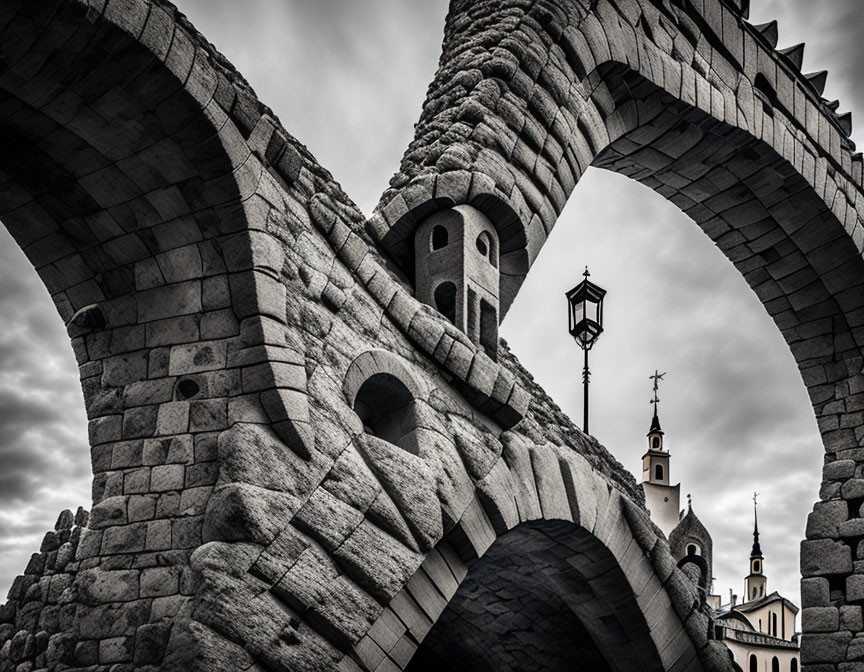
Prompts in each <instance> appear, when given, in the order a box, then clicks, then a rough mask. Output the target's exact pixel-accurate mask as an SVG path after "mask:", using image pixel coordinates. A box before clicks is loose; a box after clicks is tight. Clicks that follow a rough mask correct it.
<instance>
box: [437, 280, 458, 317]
mask: <svg viewBox="0 0 864 672" xmlns="http://www.w3.org/2000/svg"><path fill="white" fill-rule="evenodd" d="M434 298H435V308H437V309H438V312H439V313H441V314H442V315H443V316H444V317H446V318H447V319H448V320H450V323H451V324H456V285H455V284H453V283H452V282H449V281H448V282H442V283H441V284H440V285H438V286H437V287H436V288H435V296H434Z"/></svg>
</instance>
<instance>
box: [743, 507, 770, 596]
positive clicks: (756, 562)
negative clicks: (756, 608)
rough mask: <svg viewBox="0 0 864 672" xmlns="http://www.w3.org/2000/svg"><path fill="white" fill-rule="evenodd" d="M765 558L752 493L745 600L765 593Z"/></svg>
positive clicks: (766, 581) (766, 580)
mask: <svg viewBox="0 0 864 672" xmlns="http://www.w3.org/2000/svg"><path fill="white" fill-rule="evenodd" d="M767 583H768V579H767V577H766V576H765V559H764V558H763V557H762V547H761V546H760V545H759V521H758V519H757V518H756V495H755V494H754V495H753V548H752V549H751V551H750V573H749V574H748V575H747V578H746V579H745V584H746V585H745V591H746V592H745V600H751V601H752V600H758V599H759V598H760V597H765V596H766V594H767V591H766V588H767V586H766V584H767Z"/></svg>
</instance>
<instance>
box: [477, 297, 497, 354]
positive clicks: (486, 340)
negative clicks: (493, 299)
mask: <svg viewBox="0 0 864 672" xmlns="http://www.w3.org/2000/svg"><path fill="white" fill-rule="evenodd" d="M480 345H482V346H483V349H484V350H485V351H486V354H487V355H489V356H490V357H491V358H492V359H497V358H498V313H497V312H496V310H495V307H494V306H492V304H490V303H489V302H488V301H484V300H482V299H481V300H480Z"/></svg>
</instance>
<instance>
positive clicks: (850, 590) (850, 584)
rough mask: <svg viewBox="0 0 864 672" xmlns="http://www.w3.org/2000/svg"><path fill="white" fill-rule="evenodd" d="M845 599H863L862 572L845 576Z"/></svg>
mask: <svg viewBox="0 0 864 672" xmlns="http://www.w3.org/2000/svg"><path fill="white" fill-rule="evenodd" d="M846 599H847V600H848V601H849V602H856V601H858V600H864V574H853V575H852V576H847V577H846Z"/></svg>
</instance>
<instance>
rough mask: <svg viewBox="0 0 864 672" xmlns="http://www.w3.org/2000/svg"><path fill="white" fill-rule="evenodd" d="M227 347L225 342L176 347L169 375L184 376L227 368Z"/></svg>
mask: <svg viewBox="0 0 864 672" xmlns="http://www.w3.org/2000/svg"><path fill="white" fill-rule="evenodd" d="M226 357H227V346H226V342H225V341H204V342H201V343H189V344H184V345H176V346H174V347H172V348H171V356H170V360H169V364H168V371H169V374H170V375H172V376H182V375H186V374H190V373H199V372H201V371H213V370H215V369H221V368H224V367H225V364H226Z"/></svg>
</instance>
